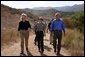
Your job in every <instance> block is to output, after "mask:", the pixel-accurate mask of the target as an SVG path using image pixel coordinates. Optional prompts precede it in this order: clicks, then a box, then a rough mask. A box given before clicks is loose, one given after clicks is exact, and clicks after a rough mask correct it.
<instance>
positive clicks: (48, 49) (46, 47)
mask: <svg viewBox="0 0 85 57" xmlns="http://www.w3.org/2000/svg"><path fill="white" fill-rule="evenodd" d="M44 49H46V50H47V51H51V49H52V48H50V47H48V46H45V45H44Z"/></svg>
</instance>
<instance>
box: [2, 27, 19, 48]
mask: <svg viewBox="0 0 85 57" xmlns="http://www.w3.org/2000/svg"><path fill="white" fill-rule="evenodd" d="M18 41H19V34H18V31H17V30H16V29H14V28H10V29H6V30H1V47H3V46H9V45H10V44H11V45H12V44H13V43H15V42H18Z"/></svg>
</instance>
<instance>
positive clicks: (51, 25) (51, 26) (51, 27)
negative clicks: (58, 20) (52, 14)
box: [50, 21, 54, 31]
mask: <svg viewBox="0 0 85 57" xmlns="http://www.w3.org/2000/svg"><path fill="white" fill-rule="evenodd" d="M53 24H54V21H53V22H52V23H51V24H50V31H53V26H54V25H53Z"/></svg>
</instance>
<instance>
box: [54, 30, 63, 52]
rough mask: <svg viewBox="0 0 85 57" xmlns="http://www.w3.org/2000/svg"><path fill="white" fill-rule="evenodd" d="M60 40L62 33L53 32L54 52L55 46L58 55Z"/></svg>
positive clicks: (58, 31)
mask: <svg viewBox="0 0 85 57" xmlns="http://www.w3.org/2000/svg"><path fill="white" fill-rule="evenodd" d="M57 40H58V45H57ZM61 40H62V31H60V30H55V31H54V36H53V47H54V52H56V46H57V49H58V53H60V50H61Z"/></svg>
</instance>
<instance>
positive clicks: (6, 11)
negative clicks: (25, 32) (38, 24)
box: [1, 4, 37, 28]
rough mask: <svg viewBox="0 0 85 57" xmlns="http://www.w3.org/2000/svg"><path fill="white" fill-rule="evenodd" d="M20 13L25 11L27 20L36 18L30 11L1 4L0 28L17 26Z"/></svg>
mask: <svg viewBox="0 0 85 57" xmlns="http://www.w3.org/2000/svg"><path fill="white" fill-rule="evenodd" d="M21 13H27V15H28V17H29V20H30V21H31V20H33V19H34V18H35V19H36V17H37V16H35V15H33V14H31V13H30V12H25V11H21V10H20V9H15V8H11V7H8V6H6V5H3V4H1V28H10V27H15V28H16V27H17V24H18V22H19V21H20V15H21Z"/></svg>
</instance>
